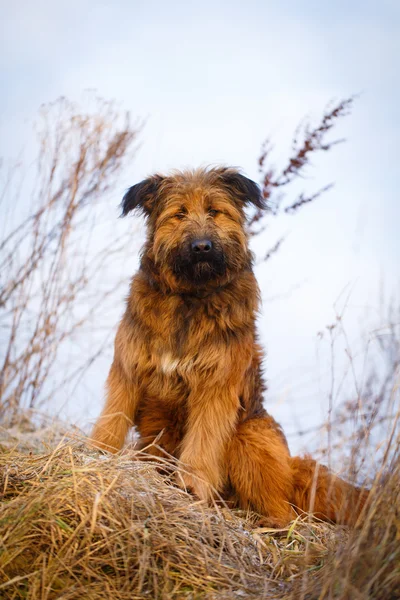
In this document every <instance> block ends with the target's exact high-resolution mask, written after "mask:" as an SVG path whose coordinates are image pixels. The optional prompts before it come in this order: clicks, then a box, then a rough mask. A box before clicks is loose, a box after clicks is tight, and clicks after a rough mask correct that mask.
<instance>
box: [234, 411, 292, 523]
mask: <svg viewBox="0 0 400 600" xmlns="http://www.w3.org/2000/svg"><path fill="white" fill-rule="evenodd" d="M227 469H228V473H227V474H228V479H229V482H230V485H231V486H232V488H233V490H234V498H233V499H234V502H235V503H236V504H237V505H238V506H239V507H241V508H251V509H252V510H255V511H256V512H258V513H259V514H261V515H264V516H265V517H267V518H268V521H269V522H270V523H271V525H274V526H277V527H284V526H286V525H287V524H288V523H289V521H290V520H291V519H292V518H294V517H295V516H296V515H295V512H294V511H293V509H292V507H291V505H290V499H291V497H292V468H291V465H290V455H289V450H288V448H287V445H286V442H285V439H284V437H283V436H282V434H281V433H280V432H279V431H276V430H275V429H273V428H271V419H270V418H268V417H260V418H253V419H249V420H248V421H244V422H243V423H240V424H239V425H238V427H237V431H236V433H235V434H234V436H233V438H232V440H231V441H230V444H229V447H228V452H227Z"/></svg>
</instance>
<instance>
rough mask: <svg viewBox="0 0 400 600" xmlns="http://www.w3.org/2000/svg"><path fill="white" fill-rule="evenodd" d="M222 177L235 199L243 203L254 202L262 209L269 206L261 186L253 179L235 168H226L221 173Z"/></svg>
mask: <svg viewBox="0 0 400 600" xmlns="http://www.w3.org/2000/svg"><path fill="white" fill-rule="evenodd" d="M221 178H222V181H223V182H224V183H225V185H226V186H227V187H228V189H229V190H230V191H231V192H232V193H233V195H234V197H235V199H237V200H239V201H240V202H241V203H242V204H243V205H247V204H252V205H253V206H255V207H256V208H259V209H262V210H264V209H266V208H267V204H266V202H265V199H264V198H263V195H262V192H261V189H260V187H259V186H258V185H257V184H256V183H255V182H254V181H252V180H251V179H248V178H247V177H245V176H244V175H241V174H240V173H238V172H237V171H235V170H234V169H225V170H224V171H223V172H222V173H221Z"/></svg>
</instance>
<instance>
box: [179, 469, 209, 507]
mask: <svg viewBox="0 0 400 600" xmlns="http://www.w3.org/2000/svg"><path fill="white" fill-rule="evenodd" d="M177 483H178V485H179V487H181V488H182V489H184V490H186V491H188V492H190V493H192V494H194V495H195V496H197V497H198V498H199V500H203V501H204V502H210V501H211V500H212V499H213V498H214V491H213V488H212V486H211V485H210V484H209V483H208V482H207V481H206V480H205V477H204V475H203V476H202V475H201V474H200V473H199V474H197V473H196V474H191V473H183V472H182V471H180V472H179V473H178V474H177Z"/></svg>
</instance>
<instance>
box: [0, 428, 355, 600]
mask: <svg viewBox="0 0 400 600" xmlns="http://www.w3.org/2000/svg"><path fill="white" fill-rule="evenodd" d="M15 433H16V432H15V431H11V432H3V436H2V437H3V439H4V441H3V452H2V454H1V455H0V472H1V483H0V486H1V487H0V489H1V492H2V503H1V508H0V535H1V554H0V577H1V583H0V595H1V594H5V596H4V597H7V598H30V599H36V598H38V599H39V598H40V599H41V600H42V599H51V598H65V599H66V598H68V599H75V598H79V599H81V598H85V599H86V598H88V599H89V598H90V599H92V598H93V599H95V598H105V597H108V598H113V599H116V600H117V599H125V598H127V599H128V598H129V599H130V600H131V599H133V598H234V597H240V598H242V597H245V598H260V597H270V598H282V597H288V596H289V595H290V593H291V590H292V588H293V585H294V582H295V581H296V579H297V578H298V577H299V575H301V574H302V573H303V572H304V571H308V572H310V573H313V572H316V571H317V570H318V569H319V568H320V567H321V566H322V564H323V563H324V561H325V559H326V557H327V555H328V553H329V551H333V550H334V548H335V547H337V545H338V544H339V541H340V540H342V541H343V540H344V539H346V536H347V534H346V532H345V530H344V529H341V530H340V535H339V536H338V535H337V533H338V532H337V531H335V528H334V527H333V526H331V525H327V524H320V523H313V524H309V523H307V522H306V521H301V520H298V521H297V522H294V523H293V524H292V526H291V527H290V528H289V529H287V530H286V529H285V530H282V531H274V530H271V529H268V528H265V527H259V526H257V525H258V523H257V521H258V519H257V516H256V515H250V514H248V515H244V514H240V513H238V512H232V511H230V510H229V509H228V508H226V507H223V506H214V507H207V506H204V505H202V504H200V503H199V502H197V501H196V500H195V499H194V498H193V497H191V496H190V495H189V494H187V493H186V492H184V491H182V490H180V489H179V488H177V487H176V486H175V485H173V483H172V477H171V475H173V474H174V472H175V471H176V467H175V466H174V465H173V464H172V463H171V462H168V461H166V462H165V463H164V464H163V468H164V474H160V473H159V472H158V470H157V468H156V465H155V464H154V463H148V462H145V461H143V460H140V458H141V456H140V455H138V453H135V451H134V450H129V449H128V450H127V451H125V452H124V453H123V454H122V455H119V456H108V455H100V454H98V453H97V452H94V451H90V450H88V449H87V448H85V446H84V445H83V444H82V443H80V442H79V441H77V440H75V441H71V440H69V441H68V440H67V439H61V440H60V441H59V442H58V443H57V444H56V445H55V446H54V447H53V448H51V447H49V445H48V442H47V441H46V440H44V441H42V442H40V443H39V442H38V437H37V436H36V437H32V434H31V433H29V432H28V433H27V434H24V435H23V436H22V446H23V450H21V449H20V448H19V447H18V442H16V441H14V438H13V435H15ZM45 433H46V435H47V439H49V437H51V438H52V443H54V442H55V440H56V439H57V437H58V433H57V432H54V431H53V432H51V430H50V429H47V430H46V431H45ZM19 437H20V438H21V436H19ZM24 438H25V439H24ZM27 439H28V440H32V441H33V442H34V444H35V445H34V446H32V447H31V450H30V451H29V450H28V447H29V441H28V442H27ZM39 446H41V449H40V448H39ZM38 450H41V451H40V452H39V453H37V452H38ZM43 450H45V452H43ZM142 458H143V457H142Z"/></svg>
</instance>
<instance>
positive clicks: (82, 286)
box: [0, 0, 400, 460]
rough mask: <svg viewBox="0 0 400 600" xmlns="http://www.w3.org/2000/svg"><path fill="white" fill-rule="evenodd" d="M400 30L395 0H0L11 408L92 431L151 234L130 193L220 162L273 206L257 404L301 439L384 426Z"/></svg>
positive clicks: (2, 314)
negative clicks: (122, 205) (262, 382)
mask: <svg viewBox="0 0 400 600" xmlns="http://www.w3.org/2000/svg"><path fill="white" fill-rule="evenodd" d="M399 28H400V5H399V3H398V2H397V0H383V1H382V2H381V3H380V4H379V8H378V6H377V4H376V2H372V1H369V0H364V1H361V0H354V1H353V2H351V3H348V2H344V1H341V0H338V1H337V2H335V3H331V4H330V5H327V4H326V3H321V2H317V1H311V0H306V1H305V2H301V3H299V2H296V1H295V0H282V1H281V2H279V3H276V2H269V1H262V2H261V1H256V0H249V1H248V2H246V3H243V2H236V1H231V2H229V3H228V2H219V3H215V2H209V1H203V2H202V3H198V2H185V3H184V2H169V3H166V2H161V1H151V0H150V1H149V0H147V1H146V2H140V1H122V0H115V1H114V2H112V3H111V2H101V1H98V2H93V1H85V0H80V1H79V2H77V1H75V0H68V2H66V1H64V0H59V1H58V2H49V1H37V2H34V3H32V2H28V1H22V0H20V1H17V2H14V3H7V4H6V3H3V6H2V19H1V29H2V35H1V53H0V61H1V81H2V90H3V93H2V94H1V96H0V109H1V111H0V115H1V118H0V131H1V135H0V156H2V162H1V171H0V174H1V191H0V207H1V213H0V214H1V218H0V252H1V254H0V331H1V339H0V394H1V399H0V416H1V419H2V421H3V423H11V424H12V423H13V422H15V420H16V419H17V418H18V417H19V416H20V415H21V414H22V413H23V414H26V411H30V414H33V415H39V414H40V415H43V414H47V415H50V416H52V417H53V416H55V417H59V418H61V419H63V420H65V421H67V422H68V423H74V424H76V425H78V426H79V427H80V428H82V429H84V430H88V427H89V426H90V424H91V423H92V422H93V420H94V419H95V417H96V415H97V414H98V413H99V411H100V408H101V405H102V402H103V386H104V381H105V378H106V376H107V371H108V368H109V365H110V362H111V359H112V346H113V337H114V334H115V331H116V327H117V324H118V320H119V319H120V317H121V315H122V312H123V309H124V299H125V297H126V294H127V292H128V285H129V278H130V277H131V276H132V274H133V273H134V272H135V270H136V268H137V266H138V256H139V250H140V247H141V245H142V243H143V240H144V236H145V230H144V223H143V221H142V220H141V219H140V218H138V217H133V218H127V219H125V220H121V219H118V215H119V210H118V204H119V202H120V200H121V198H122V196H123V194H124V191H125V190H126V188H127V187H128V186H130V185H133V184H134V183H136V182H138V181H140V180H141V179H143V178H144V177H146V176H147V175H149V174H151V173H153V172H155V171H161V172H167V171H168V170H169V169H180V168H184V167H197V166H200V165H207V164H225V165H233V166H237V167H240V168H242V169H243V171H244V172H245V173H246V175H247V176H249V177H251V178H252V179H254V180H255V181H257V182H258V183H260V185H261V186H262V188H263V191H264V194H265V196H266V197H267V199H268V201H269V203H270V210H269V211H268V212H267V213H266V215H265V216H264V217H263V218H262V219H260V220H258V221H256V222H254V223H253V225H254V227H253V228H252V236H251V244H252V247H253V249H254V252H255V257H256V258H255V264H256V266H255V270H256V274H257V277H258V281H259V284H260V288H261V295H262V298H263V306H262V311H261V313H260V317H259V331H260V340H261V342H262V344H263V345H264V347H265V349H266V352H267V359H266V363H265V372H266V377H267V379H268V386H269V390H268V392H267V394H266V398H265V403H266V407H267V409H268V410H269V411H270V412H271V413H272V414H273V416H274V417H276V418H277V419H278V420H279V421H280V422H281V424H282V425H283V427H284V429H285V431H286V432H287V435H288V439H289V443H290V446H291V449H292V451H293V452H297V451H301V450H304V449H307V450H312V451H315V450H316V449H317V448H319V449H323V448H326V447H328V446H329V447H330V448H332V449H336V450H338V451H340V450H343V448H344V446H345V442H344V440H347V439H349V438H350V437H351V436H353V437H352V439H356V440H358V441H357V443H358V444H362V443H364V440H365V437H369V436H370V435H373V436H375V438H374V439H375V440H376V443H377V444H379V439H380V436H381V435H382V431H383V432H386V433H387V431H388V430H389V425H388V418H389V417H390V416H391V415H393V413H394V412H395V411H396V405H397V407H398V405H399V393H398V385H397V382H398V369H399V365H400V297H399V267H398V264H399V256H400V236H399V234H398V227H399V223H400V202H399V199H398V190H397V176H398V156H397V154H398V152H397V150H398V143H399V133H400V131H399V130H400V125H399V123H400V118H399V117H400V114H399V111H400V108H399V107H400V83H399V78H398V73H399V66H400V65H399V62H400V60H399V59H400V35H399V33H400V31H399ZM335 111H336V112H335ZM128 113H129V118H128ZM307 140H308V142H309V143H311V146H307V145H306V146H305V145H304V144H306V143H307ZM310 140H311V142H310ZM266 141H267V143H266ZM336 141H340V142H341V143H335V142H336ZM304 148H306V151H305V153H304V154H302V149H304ZM299 156H300V163H296V162H293V161H292V162H291V160H292V159H297V160H299ZM302 161H303V162H302ZM288 169H289V170H288ZM330 184H333V185H332V186H331V187H329V189H326V191H322V192H321V193H319V192H320V191H321V190H324V189H325V188H326V187H328V186H329V185H330ZM299 201H300V204H299ZM252 216H254V215H249V218H250V219H251V218H252ZM37 418H39V417H37ZM372 424H373V427H372ZM368 428H369V429H368ZM366 429H368V435H367V434H366V433H365V432H366ZM372 429H373V430H374V432H375V433H371V432H372ZM321 452H322V450H321ZM373 453H374V452H372V454H373ZM339 455H340V452H339V453H337V454H336V455H335V456H337V457H339ZM336 460H339V458H336Z"/></svg>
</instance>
